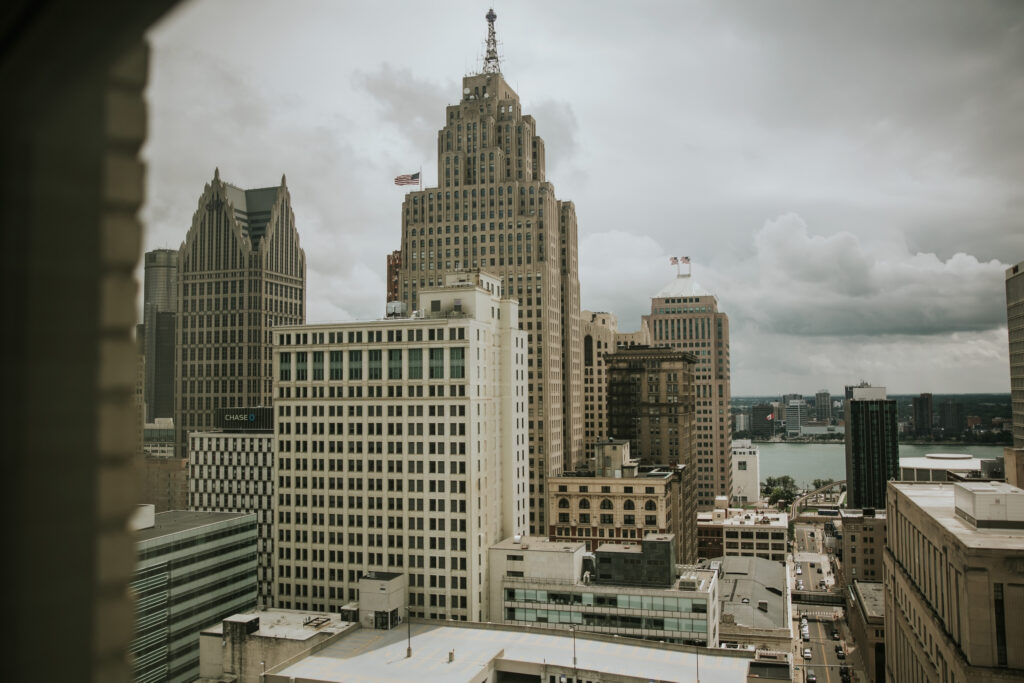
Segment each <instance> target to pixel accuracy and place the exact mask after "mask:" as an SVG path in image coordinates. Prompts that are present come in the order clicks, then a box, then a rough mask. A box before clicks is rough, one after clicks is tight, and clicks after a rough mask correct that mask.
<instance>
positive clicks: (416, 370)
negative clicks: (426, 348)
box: [409, 349, 423, 379]
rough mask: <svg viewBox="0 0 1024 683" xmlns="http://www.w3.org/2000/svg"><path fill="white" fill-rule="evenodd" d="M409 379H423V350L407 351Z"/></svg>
mask: <svg viewBox="0 0 1024 683" xmlns="http://www.w3.org/2000/svg"><path fill="white" fill-rule="evenodd" d="M409 379H423V349H409Z"/></svg>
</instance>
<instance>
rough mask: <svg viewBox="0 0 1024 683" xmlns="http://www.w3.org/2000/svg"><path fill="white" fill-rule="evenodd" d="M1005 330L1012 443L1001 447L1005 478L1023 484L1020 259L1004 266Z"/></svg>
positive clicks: (1023, 286)
mask: <svg viewBox="0 0 1024 683" xmlns="http://www.w3.org/2000/svg"><path fill="white" fill-rule="evenodd" d="M1006 329H1007V331H1008V332H1009V337H1010V403H1011V412H1012V415H1013V446H1012V447H1007V448H1004V449H1003V461H1004V462H1005V463H1006V481H1008V482H1010V483H1011V484H1013V485H1014V486H1024V261H1022V262H1021V263H1018V264H1017V265H1014V266H1011V267H1009V268H1007V269H1006Z"/></svg>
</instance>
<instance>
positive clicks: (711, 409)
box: [644, 273, 732, 510]
mask: <svg viewBox="0 0 1024 683" xmlns="http://www.w3.org/2000/svg"><path fill="white" fill-rule="evenodd" d="M644 322H645V323H646V325H647V326H648V328H649V329H650V333H651V343H652V344H653V345H655V346H667V347H670V348H672V349H676V350H680V351H685V352H687V353H689V354H692V355H693V356H694V357H695V364H694V368H693V381H694V385H695V402H696V415H695V418H694V447H695V449H696V453H695V454H694V457H695V459H696V468H697V474H696V476H697V483H696V492H697V505H698V508H699V509H702V510H708V509H711V508H712V507H714V504H715V498H716V497H717V496H726V497H727V498H728V497H731V496H732V454H731V451H730V448H729V446H730V443H731V442H732V414H731V413H730V411H729V404H730V401H731V399H732V389H731V387H732V383H731V370H730V360H729V316H727V315H726V314H725V313H723V312H721V311H719V310H718V297H716V296H715V295H713V294H711V293H710V292H708V291H707V290H705V289H704V288H703V287H701V286H700V285H699V284H697V282H696V281H694V280H693V278H692V277H691V275H690V274H689V273H684V274H680V275H678V276H677V277H676V278H675V279H674V280H673V281H672V282H670V283H669V284H668V285H666V286H665V287H663V288H662V289H661V291H659V292H658V293H657V294H655V295H654V298H652V299H651V314H650V315H645V316H644Z"/></svg>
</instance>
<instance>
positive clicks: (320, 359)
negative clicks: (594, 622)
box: [274, 272, 529, 621]
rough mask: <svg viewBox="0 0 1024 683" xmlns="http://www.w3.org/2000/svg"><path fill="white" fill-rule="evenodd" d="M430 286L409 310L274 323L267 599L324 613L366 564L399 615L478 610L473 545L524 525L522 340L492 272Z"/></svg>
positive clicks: (482, 567)
mask: <svg viewBox="0 0 1024 683" xmlns="http://www.w3.org/2000/svg"><path fill="white" fill-rule="evenodd" d="M445 283H446V284H445V285H444V286H442V287H437V286H435V287H433V288H427V289H423V290H421V291H420V292H419V297H420V299H419V302H418V309H417V310H418V311H421V312H422V313H420V314H419V315H417V316H416V317H411V318H397V317H395V318H387V319H384V320H376V321H369V322H354V323H343V324H332V325H311V326H294V327H285V328H279V329H276V330H275V332H274V335H275V348H274V357H275V361H274V368H275V372H274V387H275V394H276V399H275V401H274V409H275V420H276V428H275V431H276V437H275V440H276V443H275V447H274V448H275V461H274V481H275V485H276V490H275V496H276V498H275V507H274V519H275V524H276V531H275V533H276V537H275V546H276V553H275V558H274V604H275V606H277V607H281V608H285V609H303V610H307V609H311V610H320V611H322V610H328V611H339V610H340V609H341V608H342V607H343V606H344V605H346V604H348V603H350V602H354V601H357V600H359V589H358V581H359V578H360V577H361V576H362V575H364V574H366V573H368V572H371V571H373V572H398V573H406V574H408V577H409V601H410V604H411V614H412V615H413V616H423V617H427V618H440V619H453V620H470V621H472V620H481V619H483V615H484V614H486V611H487V605H486V599H485V598H484V597H483V596H484V595H486V593H485V587H484V585H483V577H485V576H487V566H486V565H487V560H486V558H487V548H488V547H489V546H490V545H491V544H493V543H495V542H497V541H498V540H500V539H502V538H506V537H508V536H513V535H515V534H525V533H526V531H527V528H528V521H527V520H528V514H529V509H528V505H527V482H528V476H527V475H528V469H527V468H528V462H527V429H528V428H527V400H528V393H527V388H526V387H527V377H526V372H527V357H528V346H527V341H526V333H525V332H522V331H520V330H519V325H518V322H519V320H518V303H517V301H516V300H515V299H513V298H504V297H502V295H501V286H500V283H499V281H498V280H497V279H496V278H494V277H492V276H489V275H487V274H483V273H469V272H467V273H462V274H452V275H449V276H447V278H446V279H445Z"/></svg>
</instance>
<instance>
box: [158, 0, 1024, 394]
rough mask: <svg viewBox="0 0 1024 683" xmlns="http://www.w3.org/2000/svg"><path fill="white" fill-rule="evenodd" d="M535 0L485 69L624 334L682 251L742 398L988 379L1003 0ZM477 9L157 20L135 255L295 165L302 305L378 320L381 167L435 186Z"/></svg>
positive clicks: (998, 290) (1000, 361) (388, 215)
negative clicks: (225, 196)
mask: <svg viewBox="0 0 1024 683" xmlns="http://www.w3.org/2000/svg"><path fill="white" fill-rule="evenodd" d="M537 7H538V6H536V5H531V4H529V3H527V4H518V5H507V6H505V5H503V4H501V3H499V4H497V5H496V6H495V11H496V12H497V14H498V20H497V30H498V38H499V40H500V41H502V50H501V52H502V71H503V73H504V75H505V77H506V78H507V79H508V80H509V82H510V84H511V85H512V87H514V88H516V89H517V90H518V91H519V94H520V96H521V97H522V99H523V108H524V111H529V112H530V113H532V114H533V115H535V116H536V118H537V122H538V131H537V132H538V134H539V135H540V136H541V137H543V138H544V140H545V142H546V144H547V152H548V155H547V156H548V159H549V167H550V168H549V174H550V175H551V176H552V177H553V178H554V179H555V181H556V183H557V187H558V193H559V196H560V197H563V198H565V199H567V200H570V201H573V202H574V203H575V206H576V209H577V213H578V216H579V235H580V284H581V302H580V303H581V307H582V308H584V309H589V310H608V311H610V312H612V313H614V314H615V316H616V317H617V318H618V320H619V321H620V329H622V330H623V331H630V330H633V329H636V328H637V326H638V325H639V319H640V315H641V314H642V313H643V312H644V310H645V308H646V306H647V303H648V301H649V299H650V297H651V296H653V295H654V294H655V293H656V292H657V291H658V290H659V289H660V288H661V287H662V286H663V285H664V284H665V283H666V282H668V281H670V280H671V279H672V277H673V276H674V273H675V268H674V267H673V266H671V265H670V263H669V261H668V258H669V256H673V255H683V254H685V255H688V256H689V257H690V258H691V259H692V261H693V264H694V265H693V272H694V278H695V279H696V280H697V281H698V282H700V284H701V285H703V286H704V287H705V288H707V289H708V290H709V291H712V292H713V293H715V294H717V295H718V297H719V300H720V306H721V308H722V309H723V310H726V311H728V313H729V315H730V319H731V323H732V325H731V326H732V337H733V338H732V365H733V373H732V374H733V394H734V395H736V396H744V395H765V394H774V393H776V392H777V391H779V390H781V389H784V388H786V387H807V389H808V390H809V391H810V390H813V389H814V388H817V387H820V386H829V387H840V386H843V385H844V384H848V383H851V382H854V381H856V380H857V379H859V378H861V377H864V378H869V379H870V380H871V381H872V382H873V383H876V384H880V385H885V386H887V387H888V388H889V391H890V392H891V393H893V394H903V393H919V392H923V391H931V392H933V393H944V392H951V391H965V392H967V391H973V392H1004V391H1008V389H1009V382H1008V377H1007V369H1008V360H1007V342H1006V330H1005V311H1004V302H1003V300H1002V292H1003V272H1004V270H1005V268H1006V267H1007V266H1008V265H1009V264H1010V263H1012V262H1016V261H1018V260H1019V256H1020V253H1021V252H1022V251H1024V248H1022V247H1024V244H1022V241H1021V239H1020V231H1019V230H1015V229H1014V225H1015V223H1014V221H1016V220H1017V219H1016V216H1015V215H1014V211H1013V207H1014V206H1019V205H1020V203H1021V202H1024V191H1022V190H1021V189H1020V188H1019V187H1016V186H1015V183H1014V182H1013V179H1014V178H1015V177H1018V176H1019V172H1020V171H1021V170H1022V169H1021V168H1020V166H1021V160H1020V159H1018V158H1016V157H1015V156H1014V155H1013V154H1011V153H1010V152H1009V150H1012V149H1013V148H1014V144H1013V143H1014V142H1015V141H1017V140H1020V139H1022V138H1024V124H1022V123H1020V122H1019V121H1017V120H1015V119H1014V118H1012V114H1013V107H1012V103H1013V93H1014V92H1016V91H1017V90H1016V89H1018V88H1019V87H1020V84H1021V80H1020V78H1021V77H1020V76H1019V72H1020V70H1019V69H1016V67H1017V66H1019V65H1020V64H1021V62H1022V53H1021V48H1019V47H1018V46H1017V42H1019V41H1014V40H1013V39H1012V38H1013V36H1014V35H1015V31H1016V32H1019V31H1020V30H1021V27H1022V26H1024V24H1022V21H1021V17H1022V12H1021V11H1019V10H1016V9H1008V7H1009V6H1003V5H999V4H995V3H992V4H987V5H985V6H984V11H980V10H974V11H970V12H968V11H966V10H962V9H958V8H956V7H955V6H952V5H949V6H943V7H941V8H940V9H941V11H929V9H928V8H925V7H924V6H923V5H911V6H904V7H903V8H902V9H900V10H899V12H896V11H889V12H887V13H886V15H885V16H878V17H876V16H873V15H872V14H871V13H870V12H869V11H863V10H860V9H858V8H853V7H849V8H847V7H841V8H828V10H827V11H826V10H824V9H823V8H820V7H816V6H813V5H810V4H803V3H795V4H791V5H788V6H787V7H786V8H783V10H780V11H778V12H769V11H768V10H767V9H765V8H757V7H749V6H732V7H719V6H716V7H714V8H711V7H703V8H702V7H690V8H677V7H674V6H669V5H657V6H652V7H651V11H649V12H646V13H643V14H638V13H627V12H625V11H624V10H623V9H622V8H621V7H617V6H612V5H597V6H590V5H587V6H584V5H582V4H575V3H569V4H560V5H557V6H554V7H547V6H545V8H544V10H543V12H544V16H545V17H546V21H544V22H536V15H537V11H538V9H537ZM930 7H933V6H932V5H930V6H929V8H930ZM486 11H487V6H486V5H480V4H474V3H464V4H457V5H452V6H446V7H445V13H444V14H443V15H441V14H439V13H438V12H437V11H436V10H435V9H433V8H428V7H424V6H416V5H403V6H402V12H401V13H400V14H398V15H397V16H399V19H397V20H396V19H395V16H396V13H395V12H394V8H393V7H390V6H389V7H388V8H376V7H360V6H355V5H342V6H338V7H330V6H317V5H300V6H299V7H298V8H293V7H289V8H287V9H286V8H283V7H274V6H256V7H255V8H252V9H251V10H250V9H247V11H246V12H245V15H246V21H245V29H246V30H245V31H238V32H225V31H223V29H222V27H223V26H224V25H225V22H227V21H230V22H232V23H237V19H236V18H235V17H236V16H237V15H238V14H239V12H238V8H236V7H234V6H232V5H231V4H230V3H218V4H216V5H214V4H212V3H202V2H197V3H193V4H190V5H188V6H184V7H181V8H179V9H178V10H176V11H175V12H174V13H172V14H171V15H170V16H169V17H168V18H166V19H165V20H164V21H163V22H161V23H160V24H158V25H157V26H155V27H154V29H153V30H152V31H151V32H150V37H151V40H152V43H153V58H152V68H151V83H150V87H149V91H148V96H149V100H150V106H151V125H150V140H149V142H148V144H147V146H146V148H145V156H146V157H147V159H148V162H149V174H148V179H147V181H148V183H149V187H148V190H147V198H148V203H147V205H146V206H145V208H144V210H143V218H144V220H146V222H147V225H148V230H147V240H146V245H145V248H146V249H147V250H148V249H152V248H156V247H160V246H166V247H170V248H177V246H178V245H179V244H180V239H181V235H182V234H183V232H184V230H185V229H186V228H187V225H188V219H189V217H190V216H191V211H192V210H193V209H194V192H195V189H194V188H195V187H196V185H197V182H199V181H205V179H207V178H208V177H209V175H210V173H211V172H212V169H213V168H214V167H215V166H218V165H219V166H220V167H221V169H222V170H223V171H224V173H225V175H226V176H227V177H230V178H232V179H233V181H234V182H236V183H238V184H239V185H241V186H246V187H264V186H269V185H273V184H275V183H276V181H277V178H279V177H280V174H282V173H287V174H288V178H289V187H290V188H291V190H292V192H293V194H294V196H295V204H296V207H297V212H296V225H297V226H298V228H299V230H300V232H301V233H302V235H303V246H304V247H305V248H306V250H307V253H308V254H309V264H308V268H309V281H308V286H309V289H308V291H309V293H310V296H309V307H308V320H309V321H310V322H320V321H328V320H351V319H365V318H375V317H381V316H382V315H383V311H384V297H383V292H384V291H385V276H386V273H385V271H384V267H383V264H384V259H385V257H386V255H387V254H389V253H391V251H393V250H394V249H396V248H398V246H399V244H400V236H401V218H400V212H401V203H402V199H403V198H404V195H405V193H404V192H403V190H402V189H399V188H395V187H394V185H393V183H392V180H393V178H394V176H395V175H398V174H400V173H411V172H414V171H416V170H419V168H420V167H422V169H423V173H424V186H427V185H434V184H435V183H436V181H437V178H436V177H435V175H436V172H435V170H434V167H433V161H432V160H433V159H434V158H436V157H435V155H436V144H437V132H438V131H439V130H441V128H442V127H443V125H444V120H443V114H442V112H443V111H444V107H445V106H447V105H450V104H455V103H456V102H457V101H458V99H459V96H460V88H459V85H458V77H459V75H460V74H462V73H469V72H471V71H474V70H477V69H478V68H479V66H480V63H481V57H482V54H483V39H484V35H485V32H484V29H483V25H484V22H483V14H484V13H485V12H486ZM413 25H415V26H417V27H420V30H419V31H418V32H417V33H415V34H413V35H411V36H410V35H409V32H408V31H407V30H405V26H413ZM809 29H813V30H809ZM679 45H685V46H686V48H687V49H686V50H677V49H675V48H676V47H677V46H679ZM840 53H841V56H842V58H837V59H836V61H835V62H832V61H830V60H829V59H827V58H823V55H825V56H826V57H827V55H830V54H836V55H838V54H840ZM666 55H667V56H666ZM460 69H461V71H460ZM581 70H582V73H581ZM520 83H521V84H524V85H522V86H520V85H519V84H520ZM607 93H615V97H614V98H609V97H608V96H607ZM807 93H812V95H813V96H812V97H807V96H806V94H807ZM652 97H653V98H655V99H656V100H657V101H658V102H660V103H661V104H660V105H659V106H657V107H651V106H650V105H649V103H648V99H649V98H652ZM641 108H642V110H643V112H644V117H643V118H642V119H636V118H626V117H635V116H636V112H637V111H639V110H640V109H641ZM637 121H642V122H643V125H636V122H637ZM624 122H629V124H630V125H624ZM641 198H642V199H641ZM968 230H969V236H970V241H969V242H968V240H966V239H965V238H964V235H965V234H967V231H968ZM1004 259H1005V261H1004ZM659 264H663V266H662V267H659Z"/></svg>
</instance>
